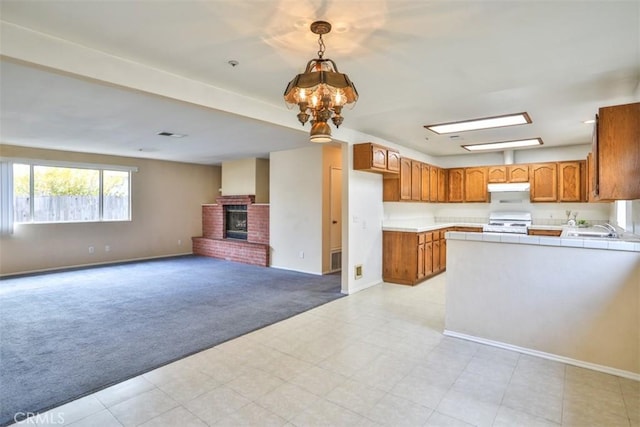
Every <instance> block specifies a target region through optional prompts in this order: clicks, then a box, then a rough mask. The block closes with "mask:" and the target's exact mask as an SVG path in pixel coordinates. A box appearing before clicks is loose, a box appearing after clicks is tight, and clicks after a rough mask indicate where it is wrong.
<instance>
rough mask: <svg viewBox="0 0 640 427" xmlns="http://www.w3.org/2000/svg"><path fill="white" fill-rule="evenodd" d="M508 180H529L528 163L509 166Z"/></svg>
mask: <svg viewBox="0 0 640 427" xmlns="http://www.w3.org/2000/svg"><path fill="white" fill-rule="evenodd" d="M507 182H529V166H528V165H509V166H507Z"/></svg>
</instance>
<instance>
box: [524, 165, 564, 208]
mask: <svg viewBox="0 0 640 427" xmlns="http://www.w3.org/2000/svg"><path fill="white" fill-rule="evenodd" d="M529 182H530V184H531V190H530V191H531V192H530V195H531V201H532V202H556V201H557V200H558V168H557V164H556V163H537V164H532V165H529Z"/></svg>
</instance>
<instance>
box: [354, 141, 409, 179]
mask: <svg viewBox="0 0 640 427" xmlns="http://www.w3.org/2000/svg"><path fill="white" fill-rule="evenodd" d="M353 169H355V170H361V171H368V172H378V173H391V174H398V173H399V171H400V153H398V152H397V151H395V150H392V149H390V148H387V147H384V146H382V145H378V144H373V143H371V142H365V143H362V144H354V146H353Z"/></svg>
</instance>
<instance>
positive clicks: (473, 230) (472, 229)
mask: <svg viewBox="0 0 640 427" xmlns="http://www.w3.org/2000/svg"><path fill="white" fill-rule="evenodd" d="M450 231H462V232H464V233H482V227H454V228H453V230H450Z"/></svg>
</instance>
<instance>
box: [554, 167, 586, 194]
mask: <svg viewBox="0 0 640 427" xmlns="http://www.w3.org/2000/svg"><path fill="white" fill-rule="evenodd" d="M584 169H585V162H582V161H577V162H560V163H558V201H559V202H582V201H585V195H586V192H585V189H584V180H583V176H584V172H583V171H584Z"/></svg>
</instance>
